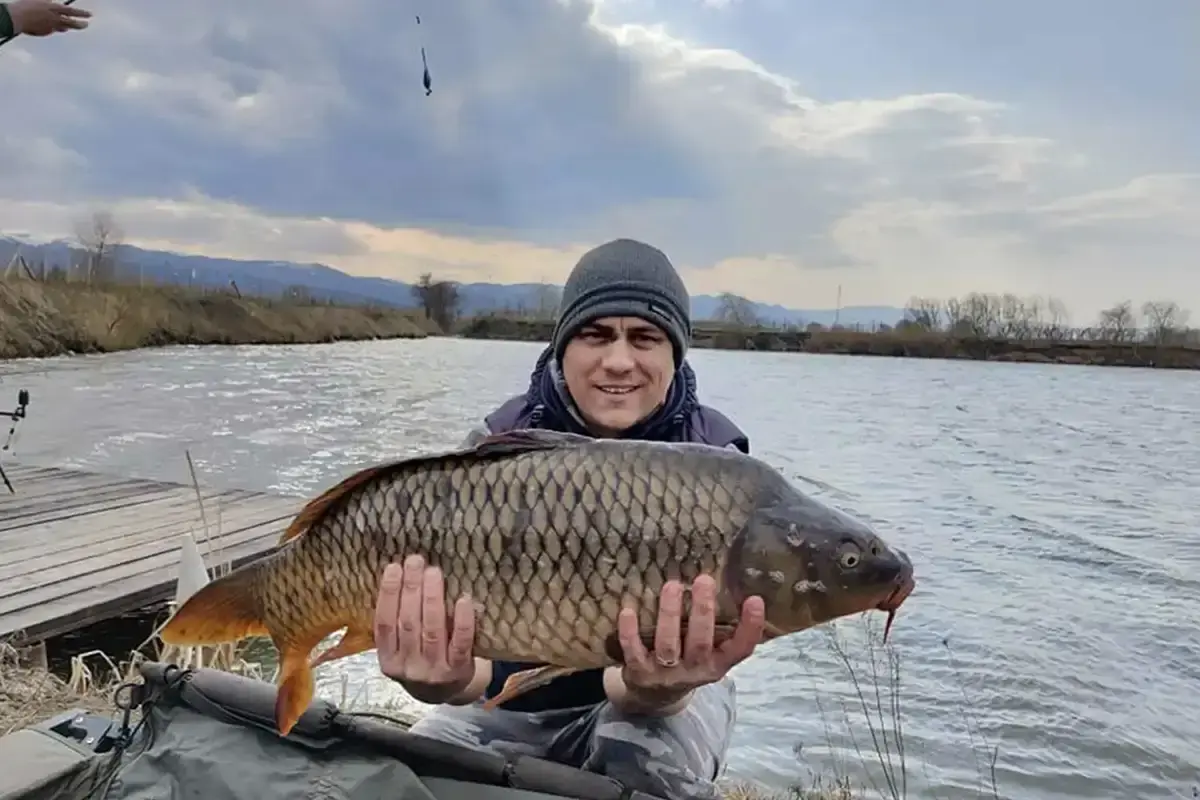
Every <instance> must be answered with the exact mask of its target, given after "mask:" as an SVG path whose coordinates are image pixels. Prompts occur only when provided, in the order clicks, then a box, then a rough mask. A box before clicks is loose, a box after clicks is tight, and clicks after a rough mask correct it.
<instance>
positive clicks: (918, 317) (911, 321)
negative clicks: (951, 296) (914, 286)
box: [904, 297, 945, 331]
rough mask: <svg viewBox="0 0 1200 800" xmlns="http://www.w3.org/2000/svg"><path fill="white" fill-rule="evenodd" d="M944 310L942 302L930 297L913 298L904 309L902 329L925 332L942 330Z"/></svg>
mask: <svg viewBox="0 0 1200 800" xmlns="http://www.w3.org/2000/svg"><path fill="white" fill-rule="evenodd" d="M944 318H945V309H944V308H943V306H942V301H941V300H937V299H935V298H932V297H913V298H910V299H909V301H908V305H906V306H905V307H904V322H905V325H904V327H906V328H917V329H920V330H926V331H938V330H941V329H942V321H943V319H944Z"/></svg>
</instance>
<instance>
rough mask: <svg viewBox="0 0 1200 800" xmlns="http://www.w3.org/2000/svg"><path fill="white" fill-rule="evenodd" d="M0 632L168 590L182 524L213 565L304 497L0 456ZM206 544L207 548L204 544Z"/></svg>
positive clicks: (233, 556) (266, 543)
mask: <svg viewBox="0 0 1200 800" xmlns="http://www.w3.org/2000/svg"><path fill="white" fill-rule="evenodd" d="M4 471H5V472H6V473H7V474H8V477H9V479H10V480H11V481H12V483H13V486H14V487H15V489H16V494H11V493H10V492H9V491H8V489H7V488H6V487H4V486H3V484H0V641H15V642H16V643H25V644H34V643H36V642H39V641H44V640H45V639H48V638H51V637H54V636H58V635H60V634H64V633H69V632H72V631H76V630H79V629H82V628H85V627H87V626H89V625H92V624H94V623H97V622H100V621H103V620H106V619H112V618H114V617H118V616H120V615H122V614H126V613H129V612H131V611H136V610H138V609H141V608H145V607H147V606H151V605H154V604H157V603H162V602H165V601H167V600H169V599H171V598H173V597H174V595H175V582H176V579H177V578H178V576H179V554H180V544H181V537H182V534H184V533H187V532H191V534H192V535H193V537H194V538H195V540H196V544H197V545H198V546H199V549H200V552H201V554H202V555H203V557H204V561H205V564H206V565H207V566H208V567H210V568H212V567H214V566H217V565H219V564H224V563H232V564H233V565H234V566H238V565H240V564H243V563H246V562H247V561H252V560H254V559H256V558H258V557H260V556H262V555H263V554H265V553H266V552H268V551H269V550H271V549H272V548H274V547H275V545H276V544H277V543H278V541H279V536H280V534H281V533H282V531H283V529H284V528H285V527H286V526H287V523H288V522H289V521H290V520H291V518H292V517H293V516H294V515H295V514H296V512H297V511H298V510H299V509H300V506H301V503H302V502H303V500H302V498H297V497H287V496H282V495H272V494H267V493H263V492H249V491H240V490H212V489H205V488H204V487H201V491H200V495H201V497H202V498H203V501H204V514H205V518H206V519H207V521H208V530H209V535H208V536H207V537H206V533H205V528H204V524H203V522H202V521H201V516H200V507H199V505H198V504H197V502H196V489H195V487H194V486H191V485H185V484H178V483H167V482H163V481H151V480H139V479H130V478H123V477H119V476H115V475H106V474H99V473H94V472H85V471H81V470H71V469H59V468H53V467H36V466H30V465H22V464H14V463H11V462H10V463H5V464H4ZM210 548H211V550H210Z"/></svg>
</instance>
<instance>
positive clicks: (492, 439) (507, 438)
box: [279, 429, 595, 545]
mask: <svg viewBox="0 0 1200 800" xmlns="http://www.w3.org/2000/svg"><path fill="white" fill-rule="evenodd" d="M594 441H595V440H594V439H592V438H590V437H588V436H583V435H580V434H577V433H560V432H559V431H547V430H541V429H527V430H526V429H521V430H514V431H505V432H503V433H493V434H489V435H487V436H484V437H483V438H481V439H479V440H478V441H476V442H475V444H474V445H472V446H471V447H466V448H462V449H459V450H451V451H447V452H442V453H431V454H423V455H418V456H412V457H410V458H403V459H399V460H397V461H389V462H386V463H384V464H376V465H374V466H371V467H366V468H365V469H360V470H359V471H358V472H355V473H353V474H351V475H349V476H348V477H346V478H343V479H342V480H341V481H339V482H338V483H336V484H334V485H333V486H331V487H329V488H328V489H326V490H325V491H323V492H321V494H319V495H317V496H316V497H314V498H313V499H312V500H310V501H308V502H307V503H306V504H305V505H304V508H302V509H300V513H299V514H297V515H296V517H295V519H293V520H292V521H291V524H289V525H288V527H287V530H285V531H284V532H283V535H282V536H281V537H280V539H279V544H281V545H282V544H284V543H285V542H288V541H290V540H292V539H295V538H296V537H297V536H299V535H300V534H302V533H304V532H305V531H306V530H308V529H309V528H311V527H312V526H313V525H315V524H316V523H317V521H318V520H320V519H321V518H322V517H323V516H325V514H326V513H327V512H328V511H329V509H330V508H332V507H333V505H334V504H335V503H337V502H338V501H339V500H341V499H342V498H343V497H345V496H346V495H348V494H350V493H351V492H353V491H355V490H356V489H359V488H361V487H362V486H365V485H366V484H368V483H370V482H371V481H373V480H375V479H377V478H381V477H383V476H384V475H386V474H388V473H389V472H392V471H394V470H397V469H402V468H411V467H412V466H413V465H415V464H416V463H418V462H421V461H445V460H447V459H462V458H480V459H488V458H503V457H505V456H511V455H515V454H517V453H528V452H531V451H534V450H552V449H554V448H556V447H574V446H577V445H580V444H583V443H585V442H594Z"/></svg>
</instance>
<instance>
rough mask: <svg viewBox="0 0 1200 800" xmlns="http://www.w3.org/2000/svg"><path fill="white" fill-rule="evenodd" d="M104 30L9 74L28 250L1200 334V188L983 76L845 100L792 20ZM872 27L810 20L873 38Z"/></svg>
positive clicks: (395, 20)
mask: <svg viewBox="0 0 1200 800" xmlns="http://www.w3.org/2000/svg"><path fill="white" fill-rule="evenodd" d="M918 7H923V6H921V4H918ZM95 11H96V17H95V19H94V22H93V26H92V27H91V28H90V29H89V30H88V31H86V32H85V33H82V34H69V35H62V36H56V37H50V38H49V39H45V40H41V41H31V40H24V39H18V40H16V41H14V42H12V43H10V44H9V45H7V46H6V47H4V48H2V49H0V61H3V62H4V64H5V72H6V92H7V93H8V94H9V95H10V96H11V100H8V101H7V102H8V103H9V105H8V107H9V108H13V109H21V111H20V112H19V113H14V114H13V115H12V119H11V120H6V130H5V133H4V134H3V135H0V219H3V220H5V222H4V225H5V229H6V230H11V231H30V232H33V233H36V234H41V235H45V236H54V235H69V234H70V232H71V230H72V229H73V221H74V218H75V217H78V216H79V215H80V214H83V213H86V211H87V210H89V209H92V208H97V207H106V208H110V209H111V210H112V211H113V212H114V213H115V214H116V215H117V217H118V219H119V220H120V221H121V225H122V228H123V229H124V230H125V231H126V237H127V239H128V240H129V241H131V242H133V243H137V244H141V245H143V246H148V247H162V248H165V249H173V250H181V251H187V252H203V253H208V254H212V255H222V256H234V257H243V256H244V257H255V258H279V259H289V260H300V261H322V262H325V263H329V264H332V265H334V266H337V267H339V268H341V269H345V270H347V271H349V272H355V273H359V274H370V275H383V276H387V277H396V278H401V279H406V278H412V277H414V276H415V275H416V274H418V273H419V272H422V271H425V270H429V269H432V270H434V271H435V272H438V273H439V274H444V275H447V276H449V277H455V278H460V279H466V280H497V281H518V280H540V279H548V280H561V279H562V278H563V277H564V276H565V274H566V272H567V271H568V270H569V268H570V266H571V263H572V260H573V259H574V258H575V257H577V256H578V254H579V253H580V252H582V251H583V250H584V249H585V248H586V247H588V246H589V245H591V244H594V243H596V242H597V241H600V240H603V239H605V238H609V237H612V236H618V235H629V236H637V237H641V238H645V239H647V240H649V241H651V242H653V243H655V244H658V245H660V246H662V247H664V249H666V250H667V251H668V252H669V253H670V254H671V255H672V256H673V258H675V259H676V260H677V261H678V262H679V263H680V265H681V267H682V268H683V269H684V270H685V273H686V275H685V276H686V278H687V280H688V282H689V285H690V286H691V288H692V289H693V291H696V292H701V291H722V290H732V291H737V292H740V293H742V294H745V295H748V296H750V297H754V298H755V299H761V300H768V301H771V302H784V303H787V304H791V305H797V306H814V305H828V304H830V303H832V302H833V300H834V297H835V296H836V293H837V290H838V287H839V286H840V287H842V290H843V299H844V301H845V302H848V303H855V304H867V303H894V304H900V303H903V302H904V301H905V300H906V299H907V298H908V297H909V296H910V295H912V294H935V295H945V294H950V293H961V292H965V291H970V290H984V291H1015V292H1019V293H1041V292H1053V293H1055V294H1057V295H1059V296H1060V297H1062V298H1063V299H1065V300H1066V301H1067V303H1068V305H1070V306H1071V307H1072V308H1073V309H1074V310H1075V311H1076V312H1077V316H1078V317H1080V318H1081V319H1082V318H1087V317H1090V316H1091V315H1093V314H1094V313H1095V311H1096V309H1098V308H1100V307H1102V306H1105V305H1108V304H1110V303H1112V302H1114V301H1116V300H1118V299H1121V298H1124V297H1127V296H1128V297H1133V298H1134V299H1136V300H1139V301H1140V300H1142V299H1147V298H1149V297H1170V298H1171V299H1176V300H1178V301H1180V302H1182V303H1185V304H1188V303H1190V304H1192V305H1193V306H1194V307H1200V275H1196V274H1193V273H1194V269H1193V267H1192V265H1191V262H1192V260H1193V259H1194V253H1195V252H1196V248H1197V244H1200V241H1198V239H1200V233H1198V232H1200V224H1198V223H1200V179H1198V178H1197V174H1200V163H1197V162H1196V161H1195V160H1192V161H1188V160H1187V159H1186V158H1183V157H1178V154H1177V153H1174V152H1168V149H1169V148H1165V147H1164V148H1162V149H1161V151H1160V158H1159V160H1158V162H1154V161H1153V160H1151V159H1149V158H1148V157H1147V155H1146V154H1145V153H1143V152H1139V151H1137V150H1136V148H1131V147H1128V146H1123V145H1118V144H1114V143H1113V142H1111V141H1109V142H1104V141H1101V140H1100V139H1097V138H1096V136H1095V135H1094V134H1093V133H1092V131H1093V129H1094V115H1093V113H1092V112H1091V111H1089V113H1088V114H1087V115H1086V116H1087V119H1086V120H1085V121H1083V122H1080V123H1079V124H1078V125H1073V124H1071V122H1070V119H1069V116H1067V115H1064V114H1063V113H1061V112H1060V113H1058V114H1057V115H1054V114H1051V113H1050V112H1049V111H1048V110H1047V108H1048V106H1047V105H1046V104H1045V103H1042V104H1041V105H1038V104H1037V103H1036V102H1033V101H1029V102H1025V100H1026V98H1027V97H1028V96H1029V95H1028V91H1031V90H1028V88H1027V87H1026V86H1025V85H1015V84H1014V85H1013V86H1010V87H1005V90H1004V91H994V92H989V91H987V89H988V88H989V86H987V85H986V84H987V83H988V82H987V81H986V80H985V79H984V78H983V77H980V76H979V75H977V74H974V73H971V71H970V69H969V68H967V67H966V66H964V69H963V72H962V73H959V72H954V71H950V70H948V69H947V70H945V71H944V74H939V75H937V76H930V75H925V76H922V77H921V78H920V79H919V80H918V79H916V78H915V77H914V78H913V79H912V80H911V81H910V84H911V85H909V86H908V87H907V88H906V89H904V90H903V91H897V90H895V89H894V88H891V89H889V88H887V87H888V84H889V83H890V81H889V80H887V79H886V76H887V75H888V69H889V67H893V68H894V69H896V70H901V69H902V66H901V62H900V61H899V60H896V61H895V62H894V63H892V62H887V61H882V62H881V63H877V64H876V68H877V70H878V75H879V77H878V78H873V79H871V78H863V79H862V82H863V83H864V84H871V83H872V81H873V82H874V84H876V85H877V86H876V87H874V88H873V87H872V86H871V85H866V86H864V87H862V88H859V89H858V90H856V91H853V92H851V91H844V92H842V93H840V94H839V93H835V92H827V93H826V96H818V92H816V91H815V90H813V89H811V88H808V87H807V86H806V84H805V83H804V82H802V80H800V78H799V76H803V75H804V74H807V73H809V72H811V71H812V70H813V69H815V68H816V67H818V66H823V67H824V68H825V69H826V70H832V69H836V68H837V67H838V63H837V62H835V61H829V62H828V63H824V64H818V63H816V60H819V59H817V57H816V56H814V57H813V58H814V62H813V63H807V64H806V63H801V62H797V63H795V64H794V69H792V70H788V69H785V68H784V66H781V64H782V62H784V61H786V59H784V58H783V57H782V56H780V55H779V52H777V51H776V50H773V49H772V47H771V45H770V42H772V41H777V40H778V39H779V37H780V35H781V34H780V33H779V30H780V29H782V24H781V23H782V22H783V20H782V18H781V15H790V16H789V17H788V19H789V20H790V21H791V22H792V23H793V24H796V25H799V24H801V23H803V22H805V21H806V19H805V17H804V14H805V13H806V12H803V11H801V10H799V7H796V8H793V7H791V6H786V7H785V6H782V5H780V4H773V5H772V4H769V3H766V4H758V3H750V2H737V3H712V2H695V3H691V4H681V5H680V6H678V7H672V9H671V11H670V12H669V13H670V15H671V16H668V17H664V16H663V14H664V13H666V12H664V11H662V4H653V3H650V2H648V0H620V1H619V2H613V1H612V0H604V2H600V3H587V2H580V1H579V0H511V2H508V3H503V4H494V3H488V2H485V1H484V0H443V1H442V2H439V3H429V4H426V3H423V2H413V3H406V4H402V6H401V7H400V8H399V9H397V7H396V6H395V4H385V3H383V2H381V0H356V1H355V2H350V3H343V4H338V5H336V6H331V5H329V4H326V3H319V2H316V0H292V2H288V3H284V2H282V0H262V1H261V2H258V3H255V4H250V5H246V4H235V3H233V2H232V0H213V1H212V2H210V3H208V4H205V5H203V6H186V5H184V6H181V5H178V4H165V5H164V4H155V3H151V2H149V0H112V2H110V3H107V4H106V5H105V6H104V7H103V8H97V9H95ZM988 13H989V14H993V15H994V14H996V13H998V12H995V11H991V12H988ZM1013 13H1014V14H1015V13H1016V12H1013ZM1180 13H1185V12H1184V11H1181V12H1180ZM853 14H854V12H853V11H846V12H845V15H846V17H838V16H836V15H835V14H834V13H833V12H830V11H828V10H825V11H822V12H820V13H819V14H818V13H817V12H811V14H810V16H811V17H812V18H811V19H808V20H807V22H809V23H810V25H809V27H810V28H811V27H814V26H815V27H819V26H824V28H823V29H824V30H826V31H827V32H828V33H829V35H831V36H833V35H834V34H835V33H836V32H837V31H838V30H843V29H847V28H848V27H850V25H849V23H850V22H855V23H856V24H858V25H866V26H868V29H869V26H870V25H871V24H872V22H871V20H870V19H865V18H864V19H855V20H851V19H848V17H852V16H853ZM418 15H419V16H420V22H419V23H418V22H417V17H418ZM655 15H657V16H655ZM756 15H758V16H756ZM918 16H920V15H918ZM760 19H765V20H768V24H764V23H761V22H760V23H757V24H758V27H757V28H754V25H755V24H756V23H755V20H760ZM923 19H925V20H926V24H927V25H930V26H935V25H938V24H943V23H942V22H939V21H938V20H941V19H942V18H941V17H936V16H933V15H926V16H925V17H923ZM956 19H957V20H958V22H957V23H955V24H958V23H961V19H958V18H955V17H953V15H952V16H951V22H955V20H956ZM880 20H881V21H879V22H878V23H877V24H878V25H880V26H885V25H893V24H900V23H898V22H897V21H896V19H894V18H891V17H889V16H888V15H887V13H884V15H883V16H882V17H880ZM903 24H905V25H909V26H911V25H914V24H915V23H913V22H912V21H911V20H905V21H904V23H903ZM944 24H950V23H944ZM997 24H998V23H997ZM1130 24H1136V23H1135V22H1133V21H1131V22H1130ZM706 26H707V27H706ZM751 28H754V30H755V31H756V32H761V34H762V40H763V41H764V42H766V44H763V45H762V46H761V47H757V48H756V47H754V46H753V44H752V43H748V42H749V38H748V37H746V36H744V35H743V34H744V32H745V31H748V30H750V29H751ZM856 30H857V28H856ZM685 31H686V33H685ZM927 33H928V31H927ZM808 35H815V34H811V33H810V34H808ZM1097 35H1101V33H1100V32H1098V33H1097ZM1113 35H1115V32H1114V33H1113ZM772 37H774V38H772ZM726 41H729V42H737V45H736V46H735V45H734V44H726V43H725V42H726ZM422 47H424V49H425V52H426V55H427V57H428V59H429V66H430V71H431V74H432V78H433V89H434V91H433V94H432V96H429V97H426V96H425V95H424V91H423V89H422V87H421V71H422V62H421V49H422ZM1013 53H1014V55H1015V53H1016V51H1015V50H1014V51H1013ZM837 55H838V56H841V57H843V58H842V59H841V60H842V62H843V63H844V62H845V58H846V57H850V56H849V54H841V53H839V54H837ZM1035 57H1040V56H1037V55H1036V53H1035ZM767 63H770V64H771V65H772V66H771V67H770V68H768V67H767V66H765V65H766V64H767ZM963 63H964V64H969V62H965V61H964V62H963ZM783 72H788V73H789V74H791V75H794V76H797V77H789V76H788V75H785V74H782V73H783ZM964 74H965V75H968V76H969V77H970V78H971V80H972V81H975V82H977V83H979V84H980V85H981V88H980V89H979V90H973V89H972V88H971V87H970V85H965V84H969V83H970V82H969V81H966V80H965V79H964ZM1038 80H1039V81H1042V82H1043V84H1042V85H1044V84H1051V85H1052V84H1053V81H1054V80H1055V76H1054V75H1039V76H1038ZM1182 85H1183V86H1186V83H1184V84H1182ZM990 88H995V87H994V86H992V87H990ZM1074 89H1075V87H1074V86H1073V90H1074ZM1085 105H1086V104H1085ZM1088 108H1090V106H1088ZM1164 119H1166V118H1164ZM1188 121H1189V120H1188V119H1187V118H1186V117H1184V118H1182V119H1181V118H1178V117H1172V118H1171V119H1170V123H1169V125H1167V127H1169V126H1170V125H1181V124H1185V123H1186V122H1188ZM1166 124H1167V123H1164V125H1166ZM1120 129H1121V130H1122V131H1123V132H1124V135H1126V136H1128V135H1129V132H1130V131H1131V130H1132V129H1131V128H1130V125H1129V124H1128V123H1124V124H1123V125H1122V126H1120ZM1147 135H1149V134H1147Z"/></svg>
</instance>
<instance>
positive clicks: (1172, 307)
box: [896, 292, 1197, 345]
mask: <svg viewBox="0 0 1200 800" xmlns="http://www.w3.org/2000/svg"><path fill="white" fill-rule="evenodd" d="M1139 312H1140V313H1139ZM1189 317H1190V312H1188V311H1187V310H1186V309H1184V308H1181V307H1180V305H1179V304H1178V303H1176V302H1175V301H1174V300H1148V301H1146V302H1145V303H1142V305H1141V306H1140V308H1137V307H1135V306H1134V303H1133V301H1132V300H1122V301H1121V302H1119V303H1116V304H1114V305H1112V306H1110V307H1109V308H1106V309H1103V310H1102V311H1100V313H1099V314H1098V315H1097V317H1096V320H1095V321H1094V322H1093V324H1092V325H1090V326H1086V327H1079V326H1074V325H1071V324H1070V314H1069V313H1068V312H1067V307H1066V305H1065V304H1064V303H1063V302H1062V301H1061V300H1059V299H1058V298H1055V297H1042V296H1030V297H1020V296H1017V295H1014V294H987V293H981V292H971V293H969V294H967V295H964V296H962V297H951V298H947V299H941V298H933V297H913V298H912V299H910V300H909V301H908V303H907V304H906V305H905V307H904V318H903V320H902V321H901V322H900V323H899V324H898V325H897V326H896V327H897V328H899V329H905V328H907V329H915V330H918V331H928V332H943V333H947V334H951V335H955V336H961V337H964V338H967V337H969V338H973V339H1009V340H1031V339H1040V340H1053V341H1106V342H1120V343H1134V342H1144V343H1147V344H1159V345H1169V344H1191V343H1196V342H1197V331H1195V330H1193V329H1190V328H1188V325H1187V323H1188V319H1189Z"/></svg>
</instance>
